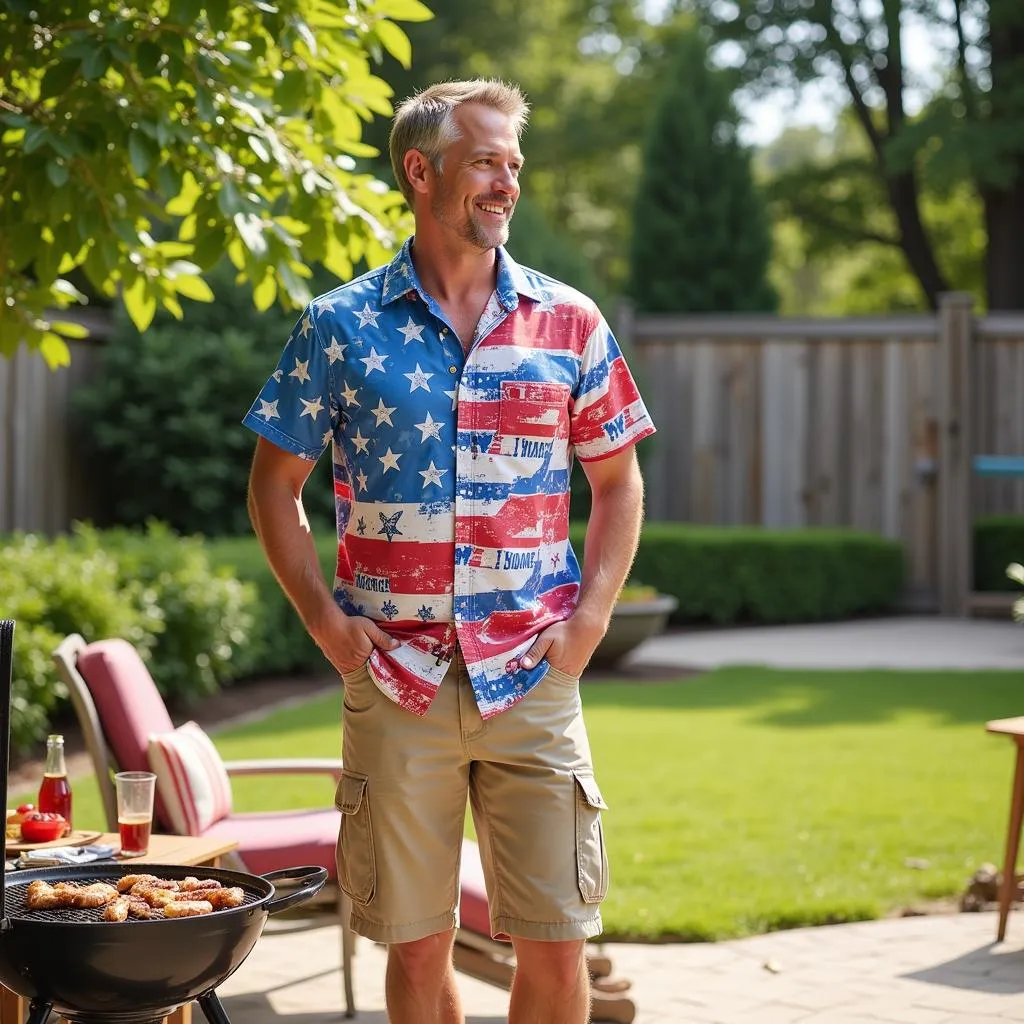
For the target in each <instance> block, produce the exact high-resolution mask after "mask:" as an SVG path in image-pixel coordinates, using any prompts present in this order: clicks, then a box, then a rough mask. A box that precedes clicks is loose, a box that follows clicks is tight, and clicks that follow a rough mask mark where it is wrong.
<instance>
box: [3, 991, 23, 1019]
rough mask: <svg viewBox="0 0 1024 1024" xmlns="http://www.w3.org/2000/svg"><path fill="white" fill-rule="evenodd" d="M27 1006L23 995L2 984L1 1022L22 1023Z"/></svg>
mask: <svg viewBox="0 0 1024 1024" xmlns="http://www.w3.org/2000/svg"><path fill="white" fill-rule="evenodd" d="M24 1020H25V1007H24V1004H23V1002H22V999H21V996H19V995H18V994H17V992H12V991H11V990H10V989H9V988H5V987H4V986H3V985H0V1024H22V1022H23V1021H24Z"/></svg>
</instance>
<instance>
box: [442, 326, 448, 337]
mask: <svg viewBox="0 0 1024 1024" xmlns="http://www.w3.org/2000/svg"><path fill="white" fill-rule="evenodd" d="M441 337H442V338H447V337H448V328H447V327H442V328H441Z"/></svg>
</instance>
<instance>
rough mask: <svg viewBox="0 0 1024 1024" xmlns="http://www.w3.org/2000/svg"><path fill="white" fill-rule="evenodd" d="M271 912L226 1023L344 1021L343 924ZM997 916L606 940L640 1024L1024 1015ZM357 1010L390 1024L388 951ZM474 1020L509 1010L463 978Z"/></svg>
mask: <svg viewBox="0 0 1024 1024" xmlns="http://www.w3.org/2000/svg"><path fill="white" fill-rule="evenodd" d="M324 920H325V919H324V918H319V919H317V921H318V923H317V924H316V925H314V926H312V927H309V926H307V925H304V924H303V923H302V922H295V921H289V922H281V923H279V922H277V921H275V920H273V919H272V920H271V922H270V924H269V925H268V928H267V931H266V932H265V933H264V935H263V938H261V939H260V941H259V943H257V945H256V948H255V950H254V951H253V953H252V955H251V956H250V958H249V959H248V960H247V961H246V963H245V964H244V965H243V966H242V968H241V969H240V970H239V971H238V972H237V974H236V975H235V976H234V977H233V978H231V979H229V980H228V981H227V982H226V983H225V984H224V985H223V986H222V987H221V989H220V992H221V995H222V996H223V997H224V999H225V1005H226V1007H227V1010H228V1013H229V1014H230V1016H231V1019H232V1021H234V1022H242V1024H321V1022H323V1024H326V1022H327V1021H330V1020H340V1019H341V1013H340V1008H341V1005H342V1004H341V989H340V981H339V974H338V963H339V959H340V957H339V939H338V929H337V927H336V926H331V925H329V924H325V923H324ZM995 931H996V920H995V915H994V914H951V915H945V916H932V917H911V918H902V919H898V920H886V921H871V922H864V923H860V924H851V925H837V926H831V927H825V928H801V929H796V930H793V931H785V932H775V933H772V934H769V935H761V936H757V937H755V938H751V939H741V940H737V941H733V942H721V943H714V944H683V945H657V946H647V945H635V944H624V945H619V944H609V945H608V946H607V947H606V952H607V953H608V954H609V955H610V956H611V957H612V959H613V961H614V963H615V965H616V974H617V975H619V976H623V977H628V978H630V979H631V980H632V981H633V992H634V997H635V999H636V1003H637V1007H638V1013H637V1018H636V1024H691V1022H692V1024H740V1022H743V1024H747V1022H751V1024H796V1022H799V1024H879V1022H885V1024H992V1022H997V1021H1024V915H1014V916H1013V917H1011V919H1010V929H1009V933H1008V940H1007V941H1006V942H1005V943H1002V944H1001V945H996V944H995V942H994V938H995ZM356 963H357V966H356V972H355V973H356V977H355V984H356V999H357V1005H358V1007H359V1016H358V1018H357V1020H358V1021H360V1022H361V1024H386V1022H387V1016H386V1014H385V1012H384V998H383V979H384V951H383V949H382V948H380V947H377V946H374V945H373V944H371V943H369V942H367V941H366V940H364V939H360V940H359V945H358V950H357V956H356ZM459 985H460V988H461V991H462V993H463V998H464V1001H465V1008H466V1013H467V1017H468V1020H469V1022H470V1024H496V1022H502V1021H505V1020H506V1017H505V1013H506V1009H507V1005H508V994H507V993H505V992H503V991H501V990H500V989H497V988H493V987H491V986H489V985H485V984H483V983H482V982H478V981H474V980H473V979H471V978H466V977H464V976H461V975H460V977H459Z"/></svg>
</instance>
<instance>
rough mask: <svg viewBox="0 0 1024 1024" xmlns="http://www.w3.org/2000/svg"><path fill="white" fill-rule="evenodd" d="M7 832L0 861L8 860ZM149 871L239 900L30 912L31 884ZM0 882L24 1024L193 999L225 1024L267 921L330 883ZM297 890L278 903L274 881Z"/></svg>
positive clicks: (89, 1021) (5, 638)
mask: <svg viewBox="0 0 1024 1024" xmlns="http://www.w3.org/2000/svg"><path fill="white" fill-rule="evenodd" d="M13 641H14V623H13V622H12V621H10V620H4V621H0V770H2V772H3V785H2V787H0V788H2V790H3V798H4V806H5V807H6V806H7V784H8V774H9V754H10V726H11V722H10V712H11V678H12V671H13V665H12V661H13ZM6 852H7V837H6V832H5V834H4V837H3V839H2V840H0V854H3V855H4V856H5V857H6ZM141 871H145V872H146V873H149V874H154V875H157V876H159V877H162V878H172V879H181V878H185V876H186V875H190V874H191V875H201V876H202V877H203V878H211V879H216V880H217V881H219V882H220V883H221V884H222V885H225V886H238V887H239V888H241V889H242V890H243V892H244V893H245V901H244V902H243V903H242V905H241V906H239V907H234V908H231V909H228V910H217V911H215V912H214V913H212V914H207V915H205V916H202V917H184V918H173V919H170V918H161V917H159V916H156V917H154V918H152V919H150V920H135V919H133V918H129V919H128V920H127V921H123V922H117V923H114V922H108V921H104V920H103V908H102V907H101V908H97V909H79V908H54V909H51V910H29V909H28V908H27V907H26V905H25V896H26V890H27V888H28V884H29V883H30V882H33V881H35V880H36V879H43V880H45V881H46V882H49V883H51V884H53V883H56V882H78V883H82V884H86V885H88V884H90V883H92V882H108V883H110V884H112V885H116V884H117V880H118V879H120V878H121V877H122V876H124V875H130V874H138V873H140V872H141ZM13 874H14V878H13V879H12V881H11V882H10V883H8V882H7V879H6V877H3V876H2V875H0V982H2V983H3V984H4V985H5V986H7V988H9V989H11V990H12V991H14V992H17V993H18V994H19V995H20V996H23V997H25V998H26V999H29V1000H30V1007H29V1016H28V1022H27V1024H45V1022H46V1020H47V1018H48V1017H49V1015H50V1013H51V1011H56V1012H57V1013H59V1014H61V1015H62V1016H63V1017H65V1018H66V1019H67V1020H68V1021H71V1022H73V1024H101V1022H102V1024H160V1022H161V1021H162V1020H163V1018H164V1017H166V1016H167V1015H168V1014H169V1013H172V1012H173V1011H174V1010H176V1009H177V1008H178V1007H179V1006H181V1005H183V1004H184V1003H187V1002H190V1001H191V1000H193V999H196V1000H198V1001H199V1005H200V1006H201V1007H202V1009H203V1013H204V1014H205V1015H206V1019H207V1021H209V1024H230V1021H229V1019H228V1016H227V1013H226V1012H225V1010H224V1007H223V1005H222V1003H221V1001H220V999H219V998H218V996H217V993H216V992H215V991H214V990H215V989H216V987H217V986H218V985H219V984H220V983H221V982H222V981H224V980H225V979H226V978H228V977H229V976H230V975H231V974H233V973H234V972H235V971H236V970H237V969H238V968H239V967H240V966H241V964H242V963H243V961H244V960H245V958H246V957H247V956H248V955H249V954H250V953H251V952H252V949H253V947H254V946H255V945H256V940H257V939H258V938H259V937H260V935H261V934H262V932H263V928H264V925H265V924H266V922H267V918H268V916H269V915H270V914H276V913H278V912H280V911H282V910H286V909H288V908H289V907H293V906H296V905H298V904H300V903H304V902H306V901H307V900H309V899H311V898H312V897H313V896H315V895H316V894H317V893H318V892H319V891H320V890H321V889H322V888H323V886H324V883H325V882H326V881H327V872H326V871H325V870H324V869H323V868H319V867H299V868H294V869H285V870H283V871H272V872H269V873H268V874H266V875H250V874H246V873H245V872H241V871H226V870H223V869H219V868H218V869H210V868H196V867H182V866H181V865H170V864H167V865H165V864H138V863H124V864H119V863H103V864H86V865H81V866H76V867H57V868H39V869H35V870H25V871H17V872H14V873H13ZM285 878H288V879H295V880H296V881H298V882H300V884H299V886H298V888H296V889H295V890H294V891H292V892H289V893H288V894H287V895H286V896H277V895H276V892H275V889H274V885H273V883H272V881H271V880H272V879H277V880H282V879H285Z"/></svg>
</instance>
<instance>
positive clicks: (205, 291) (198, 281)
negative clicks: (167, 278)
mask: <svg viewBox="0 0 1024 1024" xmlns="http://www.w3.org/2000/svg"><path fill="white" fill-rule="evenodd" d="M171 284H172V285H173V287H174V290H175V291H176V292H177V293H178V294H179V295H184V296H185V298H186V299H193V300H194V301H195V302H213V292H212V291H211V290H210V286H209V285H208V284H207V283H206V282H205V281H204V280H203V279H202V278H201V277H196V276H195V275H191V274H182V275H181V276H180V277H176V278H174V280H173V281H172V282H171Z"/></svg>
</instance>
